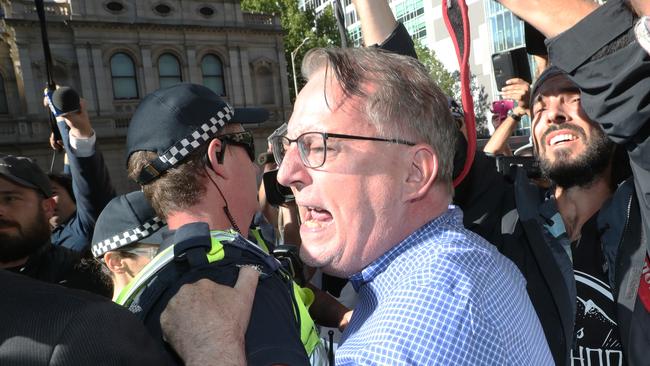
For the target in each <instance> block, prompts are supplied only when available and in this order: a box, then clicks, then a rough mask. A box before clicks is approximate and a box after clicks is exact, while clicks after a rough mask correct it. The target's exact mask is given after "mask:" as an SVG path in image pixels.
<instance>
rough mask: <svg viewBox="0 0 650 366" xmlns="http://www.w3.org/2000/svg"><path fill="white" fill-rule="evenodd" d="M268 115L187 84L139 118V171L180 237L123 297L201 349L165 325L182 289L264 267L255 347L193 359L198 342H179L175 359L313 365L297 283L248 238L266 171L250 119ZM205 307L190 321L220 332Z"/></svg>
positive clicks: (132, 164)
mask: <svg viewBox="0 0 650 366" xmlns="http://www.w3.org/2000/svg"><path fill="white" fill-rule="evenodd" d="M267 118H268V112H266V111H265V110H262V109H252V108H251V109H239V108H232V107H231V106H230V105H228V104H227V103H225V102H224V101H223V100H221V98H219V97H218V96H217V95H216V94H215V93H214V92H212V91H211V90H210V89H208V88H206V87H204V86H201V85H194V84H178V85H175V86H172V87H169V88H165V89H160V90H158V91H156V92H154V93H152V94H150V95H149V96H147V97H146V98H144V99H143V101H142V102H141V103H140V105H139V106H138V109H137V110H136V112H135V113H134V115H133V118H132V119H131V123H130V125H129V131H128V135H127V165H128V172H129V177H131V178H132V179H134V180H135V181H136V182H138V183H139V184H140V185H141V186H142V190H143V192H144V196H145V197H146V199H147V200H148V201H149V202H150V203H151V205H152V207H153V208H154V210H155V211H156V213H157V214H158V216H160V217H161V218H162V219H164V220H165V221H166V222H167V224H168V227H169V230H170V234H169V235H168V236H166V237H165V239H164V240H163V242H162V244H161V245H160V251H159V253H158V255H157V256H156V257H155V258H154V259H153V260H152V261H151V262H150V263H149V264H148V265H147V266H145V267H144V268H143V269H142V270H141V272H140V274H139V275H137V276H135V278H134V279H133V280H132V281H131V282H130V283H129V284H128V286H127V287H126V288H125V289H124V290H123V291H121V293H120V294H119V296H118V297H117V299H116V301H117V302H118V303H120V304H122V305H124V306H128V307H129V308H130V309H132V310H134V309H135V312H136V313H137V314H138V315H139V317H140V318H142V319H143V320H144V321H145V325H146V326H147V327H148V329H149V330H150V332H151V333H152V334H154V335H157V336H158V339H159V340H160V341H161V342H162V341H163V338H166V339H179V338H180V339H181V341H182V342H184V343H185V344H187V345H190V346H189V347H193V346H194V345H195V342H205V341H206V339H201V337H202V336H201V335H198V334H199V333H198V332H195V331H194V329H190V330H189V331H188V332H187V333H186V336H178V334H179V332H181V330H179V329H178V328H177V327H167V328H165V329H166V330H163V329H162V328H161V324H160V319H161V316H162V312H163V310H164V309H165V308H166V306H167V304H169V303H170V299H171V298H172V296H173V295H174V294H175V293H176V292H177V291H178V289H179V288H180V287H181V286H182V285H184V284H189V283H195V282H200V281H201V280H203V279H208V280H210V281H212V282H214V283H217V284H222V285H226V286H233V285H235V280H236V279H237V275H238V273H239V269H240V268H241V267H242V266H245V265H253V266H255V267H256V268H258V269H259V272H260V273H261V275H260V279H259V284H258V286H257V290H256V293H255V297H254V303H253V306H252V315H251V318H250V323H249V326H248V327H247V328H246V327H245V326H244V327H243V329H245V330H246V334H245V336H244V337H243V338H244V339H245V343H246V349H245V352H240V353H229V352H228V351H227V349H228V347H229V346H230V345H231V344H235V345H237V344H239V343H240V342H242V341H243V340H244V339H240V338H239V337H233V338H232V339H231V340H229V342H225V344H223V343H220V348H219V350H218V351H217V352H215V353H212V354H210V355H206V358H205V359H203V360H201V361H197V360H196V359H194V358H192V359H191V360H190V359H188V357H193V356H195V355H197V354H196V353H195V352H189V353H186V352H183V351H184V350H187V349H188V348H187V347H185V346H183V345H179V344H178V343H176V344H174V346H176V351H177V352H178V354H171V356H172V358H175V359H176V360H177V361H178V363H182V362H184V363H186V364H194V363H196V364H214V363H215V362H216V363H218V364H231V363H235V362H244V363H247V364H250V365H269V364H287V365H305V364H308V359H307V353H306V347H303V344H302V342H301V325H303V324H308V322H307V320H306V319H303V318H302V314H303V313H302V311H303V310H304V311H305V312H306V310H305V309H304V308H303V309H301V308H300V306H301V302H300V301H299V300H297V299H296V297H295V294H294V292H293V285H292V283H291V279H290V277H289V276H287V275H286V273H285V272H283V271H282V268H280V265H279V262H277V260H275V259H274V258H273V257H271V256H269V255H268V254H267V253H266V252H264V251H263V250H262V249H261V248H260V246H257V245H255V244H254V243H253V242H251V241H248V240H247V236H248V228H249V227H250V223H251V220H252V219H253V216H254V214H255V212H256V211H257V209H258V202H257V173H258V168H257V166H256V164H255V163H254V159H255V152H254V145H253V137H252V135H251V134H250V132H246V131H245V130H244V128H243V127H242V124H243V123H262V122H264V121H266V119H267ZM132 234H133V233H126V234H125V237H126V238H130V237H131V236H132ZM135 235H136V236H137V233H136V234H135ZM115 239H116V240H117V241H119V240H120V239H121V238H115ZM127 240H128V239H127ZM199 305H201V301H193V302H188V306H187V307H188V308H187V309H186V311H185V312H184V314H182V315H181V317H184V318H186V319H190V318H191V319H198V322H199V323H203V324H206V325H209V331H208V333H209V332H212V331H214V329H216V328H215V327H218V326H219V324H215V323H214V322H213V321H212V319H211V318H209V317H202V315H201V314H198V315H197V313H196V311H193V308H194V306H199ZM215 310H217V311H219V310H218V309H215ZM294 311H295V313H294ZM298 313H300V315H298ZM197 317H198V318H197ZM309 321H311V319H309ZM311 324H313V323H311ZM170 328H172V329H170ZM168 331H172V332H174V334H171V333H169V332H168ZM163 335H164V337H163ZM196 337H198V339H197V338H196ZM168 349H170V348H169V347H168ZM179 356H180V358H181V359H179V358H178V357H179ZM211 357H212V358H211Z"/></svg>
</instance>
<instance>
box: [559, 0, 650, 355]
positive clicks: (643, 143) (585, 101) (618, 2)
mask: <svg viewBox="0 0 650 366" xmlns="http://www.w3.org/2000/svg"><path fill="white" fill-rule="evenodd" d="M635 21H636V17H635V15H634V14H633V12H632V11H631V10H630V8H629V7H628V5H627V4H626V1H624V0H609V1H608V2H607V3H606V4H605V5H603V6H601V7H600V8H598V9H597V10H596V11H594V12H592V13H591V14H589V15H588V16H587V17H585V18H584V19H583V20H582V21H580V22H579V23H578V24H576V25H575V26H574V27H572V28H571V29H569V30H567V31H565V32H563V33H562V34H560V35H559V36H557V37H556V38H554V39H551V40H549V41H548V42H547V44H548V48H549V56H550V59H551V63H552V64H554V65H556V66H558V67H560V68H561V69H563V70H565V71H567V72H568V73H569V74H570V76H571V78H572V79H573V81H574V82H576V84H577V85H578V86H579V87H580V90H581V92H582V96H581V102H582V106H583V108H584V110H585V112H586V113H587V115H589V117H590V118H591V119H593V120H594V121H596V122H598V123H600V125H601V126H602V127H603V129H604V130H605V132H606V133H607V135H608V136H609V138H610V139H612V140H613V141H614V142H616V143H618V144H621V145H623V146H625V148H626V149H627V151H628V154H629V157H630V166H631V168H632V173H633V176H634V187H635V190H636V196H637V199H638V203H639V209H638V213H639V214H640V216H641V220H642V224H641V225H642V227H643V241H644V246H645V251H646V252H647V251H650V240H648V238H649V237H650V140H649V138H648V136H650V55H648V53H647V52H646V50H645V49H643V48H642V47H641V46H640V45H639V43H638V42H637V40H636V38H635V36H634V31H633V28H634V24H635ZM640 251H641V252H643V250H640ZM637 255H643V253H637ZM626 267H629V269H630V275H629V276H628V277H629V278H628V279H627V280H628V281H630V282H631V283H639V278H640V277H641V271H642V264H641V263H638V262H636V261H632V262H631V263H627V266H626ZM642 279H643V281H641V286H645V289H646V290H647V289H648V288H649V287H650V283H649V282H648V279H647V278H645V277H643V278H642ZM621 290H622V289H621ZM628 295H629V296H628V297H627V298H626V299H625V300H626V301H624V302H621V301H619V307H621V306H622V307H624V308H625V311H626V312H627V313H628V314H633V315H632V316H631V318H629V319H627V318H625V317H624V318H622V319H619V322H623V323H628V324H629V331H628V334H621V337H622V338H623V339H622V340H623V342H624V347H625V348H626V350H627V354H628V361H629V362H630V364H634V365H637V364H639V365H640V364H644V365H647V364H650V361H648V355H647V351H648V349H650V346H649V343H650V315H649V313H648V311H649V310H650V304H645V306H644V305H643V303H642V302H640V301H639V298H638V296H637V292H636V291H633V292H630V293H628ZM619 300H621V299H620V294H619ZM619 325H621V326H625V324H619Z"/></svg>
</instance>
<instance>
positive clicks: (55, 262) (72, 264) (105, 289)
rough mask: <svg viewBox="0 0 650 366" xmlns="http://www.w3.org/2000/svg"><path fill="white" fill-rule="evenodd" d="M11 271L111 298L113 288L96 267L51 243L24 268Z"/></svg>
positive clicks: (66, 249)
mask: <svg viewBox="0 0 650 366" xmlns="http://www.w3.org/2000/svg"><path fill="white" fill-rule="evenodd" d="M11 271H12V272H15V273H20V274H23V275H26V276H29V277H32V278H34V279H37V280H40V281H44V282H49V283H55V284H59V285H62V286H65V287H68V288H75V289H80V290H86V291H90V292H93V293H96V294H98V295H102V296H104V297H107V298H110V296H111V295H112V287H111V285H109V284H108V283H106V281H104V280H103V278H102V275H101V273H100V271H101V269H100V268H99V263H97V262H96V261H95V260H94V259H91V258H82V257H81V254H80V253H77V252H74V251H72V250H70V249H68V248H64V247H62V246H54V245H52V244H50V243H47V244H45V245H44V246H43V247H41V248H40V249H39V250H38V251H36V253H33V254H32V255H30V256H29V259H28V260H27V262H26V263H25V264H24V265H23V266H20V267H16V268H12V269H11Z"/></svg>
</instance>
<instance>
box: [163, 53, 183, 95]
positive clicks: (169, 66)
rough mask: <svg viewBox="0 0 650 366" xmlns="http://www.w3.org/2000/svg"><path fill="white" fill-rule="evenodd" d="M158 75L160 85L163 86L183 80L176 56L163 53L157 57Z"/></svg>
mask: <svg viewBox="0 0 650 366" xmlns="http://www.w3.org/2000/svg"><path fill="white" fill-rule="evenodd" d="M158 76H159V78H160V87H161V88H165V87H168V86H172V85H175V84H178V83H180V82H181V81H183V78H182V77H181V65H180V63H179V62H178V59H177V58H176V56H174V55H172V54H171V53H165V54H163V55H162V56H160V58H159V59H158Z"/></svg>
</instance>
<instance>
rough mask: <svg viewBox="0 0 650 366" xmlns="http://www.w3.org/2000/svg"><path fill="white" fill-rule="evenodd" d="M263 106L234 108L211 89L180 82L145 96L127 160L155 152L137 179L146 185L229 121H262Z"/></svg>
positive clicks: (134, 120)
mask: <svg viewBox="0 0 650 366" xmlns="http://www.w3.org/2000/svg"><path fill="white" fill-rule="evenodd" d="M268 117H269V113H268V111H267V110H265V109H262V108H232V107H231V106H230V105H229V104H228V103H226V102H225V101H223V100H222V99H221V98H220V97H219V96H218V95H217V94H215V93H214V92H213V91H212V90H210V89H209V88H207V87H205V86H202V85H196V84H187V83H182V84H177V85H174V86H170V87H168V88H163V89H160V90H157V91H155V92H153V93H151V94H149V95H148V96H147V97H145V98H144V99H143V100H142V102H141V103H140V105H139V106H138V108H137V110H136V111H135V113H134V114H133V117H132V118H131V122H130V124H129V131H128V133H127V138H126V161H127V164H128V160H129V158H130V157H131V154H133V153H134V152H136V151H153V152H155V153H156V154H158V157H157V158H156V159H153V160H152V161H150V162H149V164H147V165H146V166H145V167H144V168H143V169H142V171H141V172H140V175H139V176H138V178H137V181H138V183H139V184H141V185H145V184H147V183H149V182H151V181H153V180H154V179H156V178H158V177H159V176H160V175H161V174H163V173H164V172H165V171H166V170H168V169H170V168H171V167H173V166H175V165H177V164H178V163H180V162H182V161H183V160H184V159H185V158H186V157H187V156H188V155H189V154H190V153H191V152H192V151H194V150H196V149H197V148H198V147H199V146H201V145H203V144H205V143H207V142H209V141H210V140H212V139H213V138H214V137H215V136H217V134H218V133H219V131H220V130H221V129H222V128H223V127H224V126H225V124H226V123H242V124H243V123H263V122H265V121H266V120H267V119H268Z"/></svg>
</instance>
